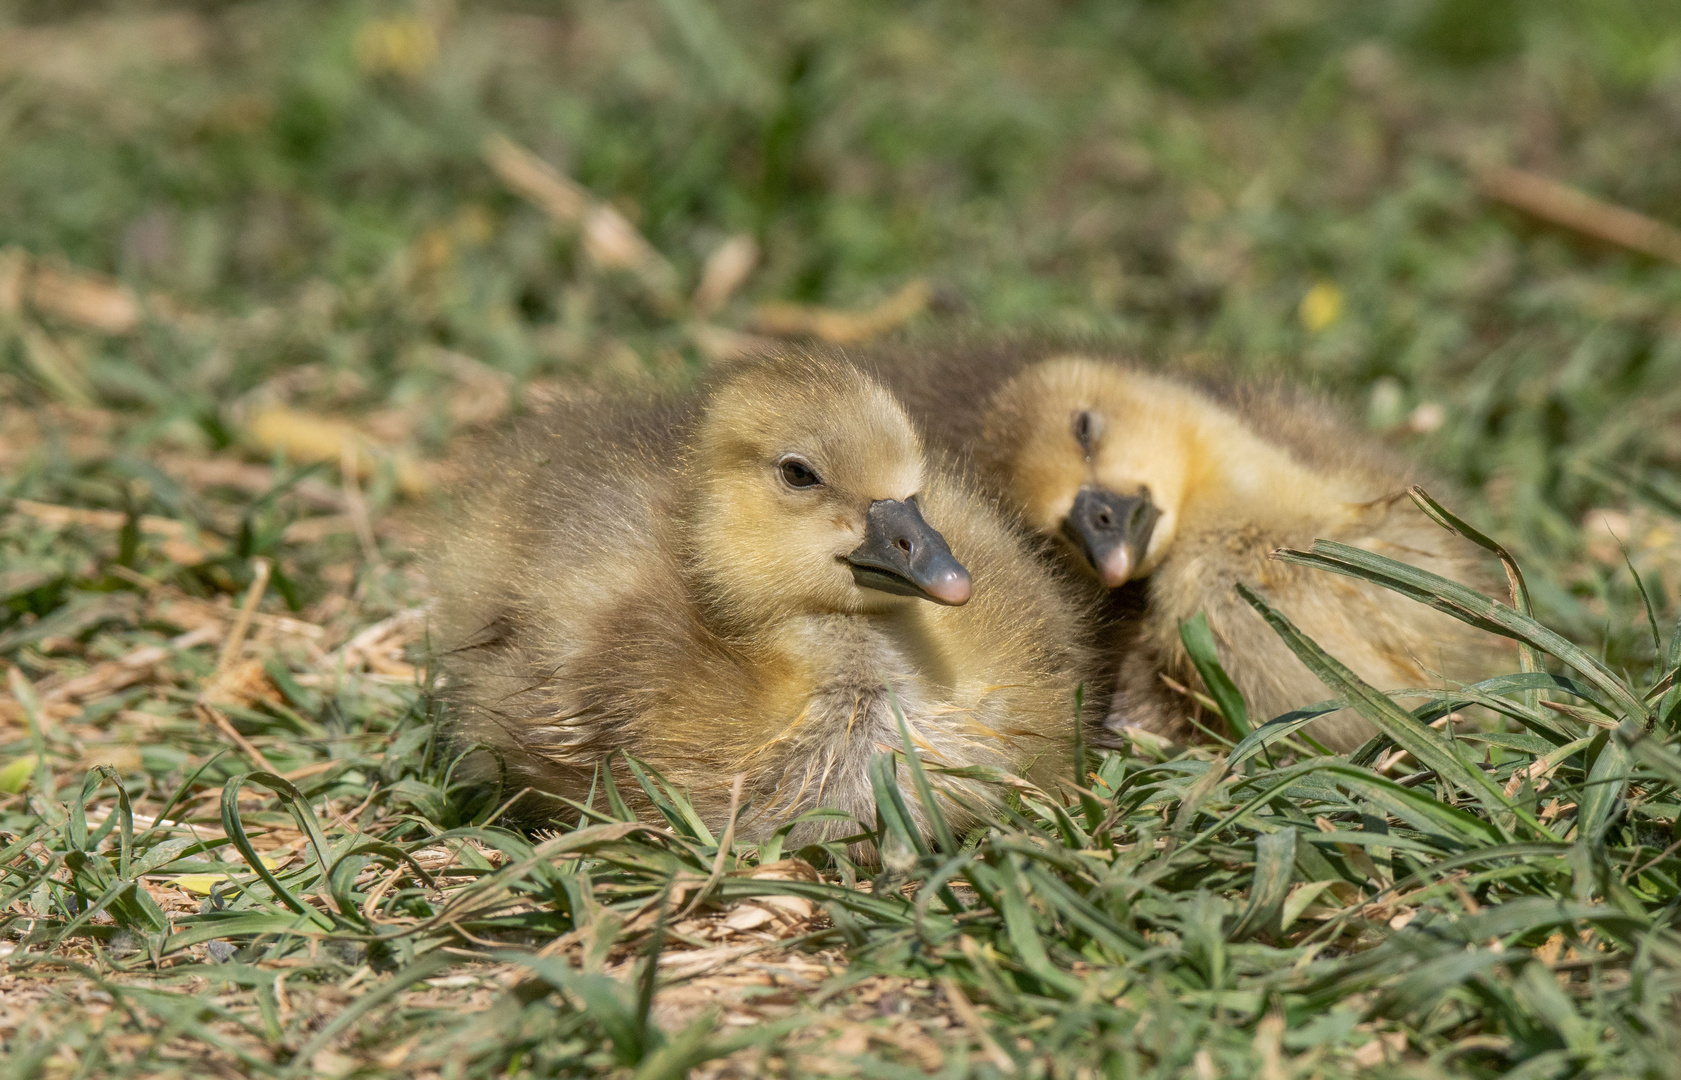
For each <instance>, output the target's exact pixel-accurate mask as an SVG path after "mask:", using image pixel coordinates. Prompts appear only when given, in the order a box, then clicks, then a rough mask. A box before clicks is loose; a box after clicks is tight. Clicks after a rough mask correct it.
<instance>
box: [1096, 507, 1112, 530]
mask: <svg viewBox="0 0 1681 1080" xmlns="http://www.w3.org/2000/svg"><path fill="white" fill-rule="evenodd" d="M1114 523H1115V519H1114V518H1112V517H1110V516H1109V511H1107V510H1104V511H1103V512H1101V513H1099V514H1098V515H1097V524H1098V527H1099V528H1102V529H1107V528H1109V527H1110V526H1111V525H1113V524H1114Z"/></svg>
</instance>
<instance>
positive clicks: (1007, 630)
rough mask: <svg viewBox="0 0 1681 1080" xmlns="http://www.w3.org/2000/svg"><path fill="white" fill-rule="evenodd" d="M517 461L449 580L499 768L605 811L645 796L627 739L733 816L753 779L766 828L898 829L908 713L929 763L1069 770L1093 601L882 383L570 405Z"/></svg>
mask: <svg viewBox="0 0 1681 1080" xmlns="http://www.w3.org/2000/svg"><path fill="white" fill-rule="evenodd" d="M492 460H493V462H494V463H493V464H492V465H491V466H490V467H489V468H487V469H485V470H484V471H483V472H482V473H481V476H480V480H481V482H482V484H483V488H484V489H483V490H482V491H480V492H478V493H476V494H475V495H473V496H472V497H470V498H469V499H468V500H467V501H466V504H465V505H466V507H467V511H466V514H465V515H464V517H463V518H462V520H463V521H464V522H465V525H464V527H461V528H459V529H457V530H455V531H454V534H453V535H452V536H451V538H450V539H449V540H448V542H447V543H446V544H445V545H444V546H443V550H442V552H441V554H440V555H439V557H438V558H437V560H436V562H435V564H434V566H435V570H434V572H435V573H436V575H437V577H438V582H439V584H440V586H441V593H442V596H441V603H440V610H439V622H440V626H441V632H442V637H443V639H444V641H445V643H446V661H445V670H446V673H447V676H448V680H449V685H450V693H451V695H452V697H453V699H454V704H455V714H456V716H457V717H458V719H457V721H456V728H455V731H456V738H457V742H458V744H459V745H461V746H462V747H478V748H480V749H479V750H477V751H476V752H475V753H474V755H473V756H472V758H470V761H472V763H473V767H474V768H475V769H476V770H477V771H478V772H479V774H480V775H482V776H485V777H490V776H492V775H494V774H497V773H499V771H500V770H501V769H502V768H504V767H505V769H506V772H507V775H508V779H509V783H510V784H511V785H512V787H513V788H518V787H522V786H524V787H530V788H533V789H536V790H537V791H541V792H549V793H553V794H556V795H560V796H564V797H566V798H568V799H573V800H578V801H583V800H584V799H586V798H588V797H589V792H590V791H591V790H592V783H594V782H595V781H596V778H597V774H598V771H599V770H600V769H601V768H603V767H604V766H605V765H606V764H607V763H608V762H609V760H613V761H614V762H616V764H615V766H614V768H615V769H616V770H617V771H616V774H615V775H616V778H617V781H618V783H619V787H620V790H621V791H624V792H626V793H627V794H628V795H633V796H634V795H637V794H638V792H639V789H638V786H637V785H636V784H635V783H634V782H633V780H632V779H631V777H630V776H629V774H628V773H627V772H626V771H624V765H623V761H622V758H615V757H613V755H614V752H615V751H624V752H625V753H628V754H629V755H631V756H633V757H635V758H637V759H639V760H641V761H643V762H645V763H647V764H648V765H651V766H652V767H654V768H655V769H656V770H658V771H659V772H660V773H661V774H662V775H663V776H664V777H665V778H666V779H667V780H668V781H670V782H671V783H672V784H674V785H676V786H678V787H680V788H683V789H686V791H687V792H688V796H689V798H690V799H691V801H692V802H693V804H694V806H695V807H696V809H697V811H698V812H699V813H700V814H701V815H702V817H703V819H704V820H706V821H707V822H708V823H709V825H711V826H712V827H714V828H722V827H723V825H724V822H725V820H726V819H727V818H728V816H729V806H730V798H731V796H730V789H731V781H732V777H734V776H735V775H736V774H738V773H739V774H743V775H744V801H745V802H747V803H748V804H750V805H749V806H748V808H747V809H746V810H745V811H744V812H743V813H742V815H741V818H740V820H739V822H738V829H737V835H738V836H745V837H748V838H753V837H762V836H764V835H767V834H768V833H770V832H772V831H774V830H775V829H776V828H777V827H779V826H780V825H782V824H783V823H785V822H787V821H789V820H790V819H791V818H793V817H795V816H797V815H799V814H800V813H802V812H804V811H807V810H810V809H813V808H815V807H818V806H824V807H832V808H835V809H839V810H842V811H845V812H846V813H848V814H851V815H853V816H854V817H855V818H857V819H858V820H859V821H861V822H864V823H866V824H867V823H869V822H871V821H873V816H874V811H873V807H874V798H873V793H872V790H871V785H870V780H869V775H868V771H867V766H868V762H869V760H870V757H871V756H872V755H873V754H875V753H877V752H878V751H880V750H883V749H888V748H899V747H901V746H902V745H903V743H902V736H901V734H900V729H899V723H898V720H897V718H896V716H895V714H894V709H895V705H896V706H897V708H898V710H899V711H900V712H901V713H902V715H903V716H904V719H905V721H906V724H907V726H908V728H909V730H910V732H911V736H912V739H913V742H914V743H915V745H916V746H917V748H918V750H919V752H920V753H921V755H922V756H923V758H924V760H925V761H927V762H928V763H930V764H933V765H948V766H988V767H992V768H996V769H1001V770H1005V771H1008V772H1013V773H1023V774H1026V775H1029V776H1030V777H1033V778H1036V779H1039V780H1041V781H1045V782H1049V781H1050V779H1051V778H1052V777H1053V776H1056V775H1058V774H1059V772H1060V770H1061V769H1062V768H1063V767H1064V763H1065V762H1066V760H1067V752H1068V748H1069V746H1070V745H1071V741H1072V734H1073V726H1074V724H1075V722H1076V716H1075V690H1076V687H1077V686H1078V685H1079V684H1080V683H1081V682H1082V680H1085V679H1087V678H1089V669H1090V666H1091V653H1090V651H1089V649H1088V648H1087V647H1086V645H1085V644H1084V643H1083V642H1082V640H1081V637H1080V634H1081V630H1080V627H1081V625H1082V623H1083V607H1082V605H1083V603H1084V601H1083V600H1082V598H1081V597H1080V596H1079V594H1078V593H1077V592H1076V591H1074V590H1071V589H1069V588H1068V587H1067V585H1066V583H1062V582H1059V581H1058V580H1057V579H1056V578H1055V576H1054V575H1053V574H1052V573H1050V572H1048V571H1047V569H1046V568H1045V567H1044V566H1043V565H1042V564H1041V562H1040V561H1039V560H1038V559H1036V558H1035V557H1034V555H1033V553H1032V552H1031V551H1030V550H1029V548H1028V546H1027V545H1026V544H1024V542H1023V539H1022V536H1021V534H1020V533H1019V532H1018V531H1016V530H1013V529H1012V528H1011V526H1010V525H1009V523H1008V522H1007V521H1006V520H1005V519H1004V518H1003V517H1001V515H1000V514H999V513H998V512H997V511H996V510H995V509H994V507H993V505H992V503H991V502H990V501H989V500H987V499H986V498H984V497H982V496H980V495H979V494H977V493H976V492H975V491H973V490H971V488H970V487H969V486H968V485H967V484H966V482H965V481H964V480H963V479H962V478H960V477H959V476H957V475H955V474H954V473H952V472H949V471H947V470H945V469H942V468H940V467H938V466H937V465H935V464H934V463H931V462H930V461H928V460H927V459H926V455H925V454H924V451H923V447H922V444H921V439H920V436H919V435H918V433H917V432H916V430H915V429H914V428H913V426H912V425H911V423H910V422H909V420H908V418H907V417H906V415H905V413H904V411H903V409H902V408H901V406H900V405H899V404H898V402H897V401H896V400H895V399H893V398H892V397H891V396H890V395H889V394H888V393H887V392H886V391H885V390H883V389H882V387H881V386H880V385H878V384H877V383H876V382H874V381H872V380H870V379H869V378H867V377H866V376H864V375H863V374H862V373H860V372H859V371H858V370H857V369H856V368H854V367H852V366H850V365H847V364H844V363H840V362H837V361H834V360H831V359H815V358H811V357H805V356H795V357H776V358H770V359H761V360H756V361H752V362H747V363H743V364H739V365H736V366H735V367H733V368H731V369H730V370H728V371H727V372H725V373H724V374H722V375H720V376H718V377H716V378H714V379H713V380H711V381H710V383H709V384H708V385H706V386H705V387H703V389H702V390H701V391H700V393H699V394H697V395H695V396H694V397H693V398H691V399H689V400H686V401H684V402H680V403H676V404H671V403H657V402H648V401H643V402H630V403H624V402H621V403H618V404H612V405H606V406H604V405H602V404H600V403H596V404H591V405H574V406H567V407H563V408H561V409H559V410H556V411H555V412H553V413H550V414H548V415H546V416H544V417H542V418H540V420H539V421H538V422H537V423H536V424H534V425H532V426H531V427H530V428H529V429H528V430H527V431H525V432H524V433H523V434H522V435H521V436H520V437H519V438H518V439H517V440H515V442H514V443H513V444H512V446H511V447H510V448H508V449H505V450H503V451H501V452H499V453H498V454H496V455H495V456H494V458H493V459H492ZM971 576H972V582H973V584H972V587H971ZM498 763H500V764H498ZM945 786H946V787H948V788H949V789H950V790H952V791H954V792H957V793H958V794H959V796H960V797H961V798H963V799H964V800H965V801H968V802H970V803H972V804H980V803H984V801H985V800H987V799H988V798H990V797H992V795H991V789H990V788H987V787H985V786H984V785H980V784H977V783H974V782H972V781H957V780H950V781H946V782H945ZM907 802H909V803H910V804H911V805H912V806H913V807H915V806H916V800H915V798H914V797H912V798H910V799H907ZM946 809H947V811H948V812H950V813H952V814H953V815H954V816H955V817H956V818H957V819H958V820H959V821H962V820H964V819H965V818H966V817H967V814H966V812H965V811H964V810H962V809H961V808H960V807H958V806H956V805H955V804H953V805H950V806H947V807H946ZM913 812H916V813H918V814H920V808H918V809H917V810H915V811H913ZM799 828H800V830H801V831H802V833H801V835H803V837H804V838H807V839H810V838H816V837H824V836H828V837H833V836H838V835H847V834H850V833H852V832H854V831H856V830H855V828H854V827H853V826H851V825H848V824H845V823H835V822H828V823H813V824H809V825H802V826H800V827H799Z"/></svg>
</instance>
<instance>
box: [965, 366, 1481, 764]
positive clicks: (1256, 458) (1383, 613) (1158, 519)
mask: <svg viewBox="0 0 1681 1080" xmlns="http://www.w3.org/2000/svg"><path fill="white" fill-rule="evenodd" d="M976 454H977V458H978V460H979V462H980V464H981V466H982V468H983V469H984V470H985V471H986V472H987V473H988V474H989V475H992V476H994V477H996V478H998V482H999V484H1000V486H1001V489H1002V490H1003V492H1005V498H1006V499H1007V501H1009V502H1010V503H1011V504H1013V505H1015V506H1017V507H1019V508H1020V510H1021V512H1022V513H1023V515H1024V517H1025V518H1026V520H1027V521H1028V523H1029V524H1030V525H1031V526H1032V527H1034V528H1036V529H1038V530H1040V531H1041V532H1043V533H1045V534H1047V535H1055V536H1057V537H1059V538H1061V540H1062V541H1063V542H1064V543H1065V544H1066V545H1067V547H1068V549H1069V550H1070V552H1071V553H1072V554H1073V555H1074V556H1075V557H1076V558H1077V559H1078V561H1079V562H1081V563H1082V564H1084V565H1085V566H1087V567H1089V568H1090V570H1091V572H1092V573H1093V574H1095V575H1096V576H1097V577H1098V578H1099V579H1100V580H1101V582H1102V584H1103V585H1105V586H1108V587H1111V588H1114V587H1118V586H1121V585H1124V584H1125V583H1127V582H1128V581H1132V580H1134V579H1143V586H1144V590H1145V597H1146V601H1145V608H1144V611H1143V614H1142V615H1141V616H1140V617H1139V618H1137V619H1136V621H1135V622H1134V623H1133V624H1132V628H1131V633H1129V634H1127V635H1126V636H1125V638H1124V641H1125V644H1124V646H1123V648H1122V650H1121V654H1120V664H1119V668H1118V670H1117V672H1116V676H1115V680H1116V685H1115V694H1114V700H1113V702H1112V706H1111V710H1110V715H1109V718H1108V724H1109V725H1110V726H1111V727H1125V726H1138V727H1142V728H1144V729H1145V730H1149V731H1154V732H1157V733H1159V734H1164V735H1171V736H1177V737H1183V736H1185V735H1187V734H1189V725H1188V724H1187V722H1186V721H1185V720H1184V715H1185V712H1186V702H1185V700H1184V698H1183V696H1182V695H1181V694H1179V693H1177V692H1173V691H1171V690H1170V689H1169V688H1168V686H1167V684H1166V682H1165V680H1164V679H1163V676H1164V675H1165V676H1168V677H1169V678H1173V679H1176V680H1177V681H1179V682H1181V683H1182V684H1187V685H1194V684H1195V674H1194V671H1193V669H1192V667H1191V664H1190V661H1189V657H1188V655H1187V654H1186V651H1185V648H1184V645H1183V643H1182V641H1181V639H1180V632H1179V627H1180V623H1181V621H1182V620H1184V619H1188V618H1190V617H1192V616H1194V615H1195V614H1196V613H1197V612H1198V611H1202V612H1204V613H1205V614H1206V616H1207V619H1208V624H1209V627H1210V629H1211V630H1212V631H1213V636H1214V639H1215V642H1216V646H1217V649H1218V652H1219V655H1220V660H1221V663H1222V666H1224V667H1225V668H1226V670H1227V672H1228V673H1229V674H1230V675H1231V677H1232V680H1233V681H1234V682H1235V683H1236V684H1237V687H1238V689H1239V690H1240V691H1241V692H1242V693H1243V695H1244V698H1245V699H1246V701H1247V703H1248V706H1249V708H1250V710H1251V712H1252V714H1253V715H1254V716H1255V717H1256V718H1257V719H1259V720H1264V719H1269V718H1271V717H1273V716H1276V715H1280V714H1282V713H1285V712H1287V711H1289V710H1292V709H1298V708H1301V707H1303V706H1306V705H1309V704H1312V703H1314V702H1316V701H1319V700H1322V699H1323V698H1325V697H1327V696H1328V694H1327V691H1326V689H1325V687H1324V685H1323V684H1322V683H1320V681H1319V680H1318V679H1317V678H1316V677H1315V676H1314V675H1313V673H1312V672H1311V671H1310V670H1309V669H1308V668H1307V666H1306V665H1305V664H1303V663H1302V662H1301V661H1300V660H1299V659H1297V658H1296V656H1295V655H1294V654H1293V653H1291V652H1290V651H1289V649H1288V647H1287V646H1286V645H1285V644H1284V642H1283V641H1282V640H1281V639H1280V638H1279V637H1278V636H1277V635H1276V634H1275V633H1274V632H1273V631H1272V629H1271V628H1270V627H1268V626H1267V625H1266V623H1265V622H1264V621H1263V620H1262V619H1261V617H1260V616H1259V615H1258V614H1257V613H1256V612H1255V611H1254V610H1253V609H1252V608H1251V607H1250V606H1249V605H1248V603H1246V602H1245V601H1244V600H1243V599H1242V598H1241V597H1240V596H1239V595H1238V593H1237V592H1236V590H1235V587H1234V586H1235V585H1236V583H1238V582H1240V581H1241V582H1246V583H1248V584H1250V585H1253V586H1255V587H1256V588H1258V589H1259V590H1260V591H1261V592H1262V593H1263V594H1264V595H1266V596H1267V597H1268V599H1269V600H1270V601H1271V602H1272V603H1273V604H1274V605H1275V606H1277V607H1278V609H1279V610H1281V611H1282V612H1284V614H1285V615H1286V616H1288V617H1289V618H1290V619H1291V620H1292V621H1293V622H1295V623H1296V625H1297V626H1299V627H1300V628H1301V629H1302V630H1303V631H1304V632H1305V633H1306V634H1307V635H1308V636H1309V637H1311V638H1313V639H1315V640H1316V641H1318V642H1319V644H1320V645H1322V646H1324V647H1325V649H1326V650H1327V651H1329V652H1330V653H1331V654H1332V655H1334V656H1336V657H1337V658H1338V659H1339V660H1341V661H1342V662H1343V663H1344V664H1346V665H1348V666H1349V667H1350V668H1351V669H1352V670H1353V671H1354V672H1355V673H1356V674H1358V675H1359V676H1360V677H1361V678H1363V679H1365V680H1366V681H1367V682H1369V683H1371V684H1372V685H1373V686H1376V687H1377V688H1379V689H1382V690H1396V689H1402V688H1406V687H1424V686H1429V685H1431V684H1433V683H1435V682H1437V681H1438V680H1439V679H1441V678H1443V677H1447V678H1450V679H1459V680H1461V681H1474V680H1476V679H1481V678H1484V677H1486V676H1487V675H1488V674H1489V673H1490V671H1491V668H1492V667H1493V660H1494V658H1495V656H1496V655H1497V654H1496V652H1495V650H1494V647H1493V645H1492V640H1491V638H1490V637H1489V636H1488V635H1487V634H1483V633H1481V632H1479V631H1476V630H1474V629H1472V628H1470V627H1468V626H1466V625H1465V624H1464V623H1461V622H1459V621H1458V620H1456V619H1453V618H1451V617H1450V616H1447V615H1444V614H1442V613H1440V612H1437V611H1435V610H1433V609H1431V608H1428V607H1426V606H1424V605H1422V604H1419V603H1416V602H1415V601H1412V600H1410V599H1408V598H1406V597H1404V596H1401V595H1399V594H1397V593H1394V592H1390V591H1388V590H1386V589H1383V588H1381V587H1379V586H1376V585H1373V584H1371V583H1369V582H1364V581H1359V580H1357V579H1354V578H1349V577H1344V576H1341V575H1337V574H1329V573H1324V572H1321V571H1317V570H1312V569H1308V568H1304V567H1300V566H1294V565H1291V564H1289V563H1284V562H1280V561H1278V560H1275V559H1272V558H1270V557H1269V556H1270V555H1271V553H1272V552H1273V551H1274V550H1276V549H1278V548H1281V547H1292V548H1305V547H1309V546H1311V545H1312V543H1313V541H1314V540H1315V539H1330V540H1337V541H1340V542H1342V543H1345V544H1350V545H1353V546H1356V547H1362V548H1366V549H1368V550H1371V551H1375V552H1377V553H1379V554H1384V555H1388V556H1390V557H1391V558H1395V559H1398V560H1400V561H1402V562H1407V563H1411V564H1413V565H1415V566H1418V567H1421V568H1423V569H1426V570H1429V571H1432V572H1434V573H1437V574H1440V575H1442V576H1444V577H1447V578H1451V579H1453V580H1456V581H1462V582H1467V583H1472V584H1479V585H1480V584H1483V583H1484V582H1485V581H1486V571H1485V570H1484V564H1485V560H1486V557H1485V556H1483V555H1482V553H1481V552H1480V551H1479V549H1477V548H1475V547H1474V546H1472V545H1471V544H1470V543H1468V542H1466V541H1463V540H1461V539H1459V538H1458V537H1455V536H1453V535H1452V534H1450V533H1448V532H1446V531H1444V530H1443V529H1441V528H1440V527H1438V526H1437V525H1435V524H1434V523H1432V522H1431V521H1430V520H1429V519H1427V518H1426V517H1424V515H1423V514H1421V513H1419V512H1418V510H1417V509H1416V508H1415V507H1414V506H1413V505H1412V504H1411V502H1410V501H1409V500H1408V499H1407V498H1406V497H1405V491H1406V488H1407V486H1408V485H1409V484H1410V483H1412V482H1414V480H1415V479H1416V478H1415V477H1414V476H1413V475H1412V470H1411V468H1410V467H1409V466H1408V465H1407V464H1406V463H1404V462H1402V461H1400V460H1398V459H1396V458H1395V457H1394V456H1393V455H1391V454H1389V453H1388V452H1387V451H1385V450H1383V449H1382V448H1381V447H1378V446H1375V445H1374V444H1373V443H1372V440H1370V439H1369V438H1368V437H1365V436H1363V435H1361V434H1359V433H1358V432H1356V431H1354V430H1353V429H1352V428H1351V427H1349V426H1348V425H1346V424H1344V423H1343V422H1342V421H1341V420H1340V419H1339V418H1338V417H1337V416H1336V415H1335V414H1334V413H1333V412H1332V411H1331V410H1330V409H1329V408H1327V407H1326V406H1325V405H1324V404H1323V403H1321V402H1319V401H1317V400H1315V399H1313V398H1312V397H1311V396H1309V395H1307V394H1305V393H1302V392H1300V391H1294V390H1290V389H1288V388H1286V387H1285V386H1283V385H1278V386H1272V387H1265V386H1258V385H1239V386H1230V387H1225V388H1222V396H1221V397H1216V396H1214V395H1213V394H1211V393H1209V392H1207V391H1205V390H1203V389H1200V388H1198V387H1195V386H1192V385H1190V384H1188V383H1186V382H1183V381H1180V380H1177V379H1174V378H1170V377H1167V376H1163V375H1158V374H1153V373H1150V372H1146V371H1142V370H1138V369H1135V368H1130V367H1127V366H1125V365H1122V364H1118V363H1106V362H1102V361H1098V360H1094V359H1089V358H1084V357H1078V356H1071V357H1061V358H1057V359H1052V360H1049V361H1047V362H1044V363H1041V364H1036V365H1033V366H1030V367H1027V368H1025V369H1024V370H1022V371H1021V372H1020V373H1019V374H1018V375H1016V376H1015V377H1014V378H1012V379H1010V380H1009V381H1008V382H1006V383H1005V384H1004V385H1003V386H1002V387H1001V388H1000V389H999V390H998V391H997V393H996V394H995V395H994V396H993V397H992V399H991V401H990V404H989V407H988V409H987V411H986V416H985V420H984V421H983V424H982V437H981V438H980V439H979V440H978V442H977V449H976ZM1308 730H1309V733H1310V734H1312V735H1313V736H1315V737H1316V738H1318V739H1319V740H1321V741H1322V742H1324V743H1325V744H1326V745H1327V746H1329V747H1331V748H1332V749H1334V750H1338V751H1346V750H1350V749H1353V748H1354V747H1355V746H1357V745H1359V744H1360V743H1361V742H1363V741H1364V740H1365V739H1367V738H1368V737H1369V736H1370V735H1371V734H1373V729H1372V728H1371V726H1370V725H1369V724H1367V723H1366V722H1365V721H1364V720H1362V719H1360V718H1359V716H1357V715H1356V714H1355V713H1353V712H1352V711H1347V710H1345V711H1343V712H1339V713H1333V714H1331V715H1330V716H1327V717H1324V718H1322V719H1320V720H1318V721H1316V722H1315V723H1314V724H1313V725H1311V726H1310V727H1309V729H1308Z"/></svg>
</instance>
